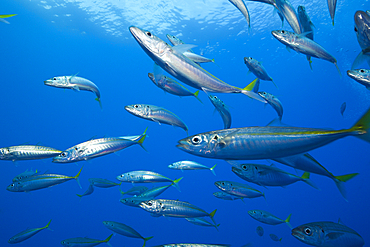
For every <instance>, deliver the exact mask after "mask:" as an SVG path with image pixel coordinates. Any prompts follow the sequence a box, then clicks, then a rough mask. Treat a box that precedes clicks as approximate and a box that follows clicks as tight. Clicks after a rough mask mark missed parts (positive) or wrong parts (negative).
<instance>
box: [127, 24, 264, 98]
mask: <svg viewBox="0 0 370 247" xmlns="http://www.w3.org/2000/svg"><path fill="white" fill-rule="evenodd" d="M130 32H131V34H132V35H133V36H134V38H135V39H136V41H137V42H138V43H139V45H140V46H141V48H143V50H144V51H145V52H146V53H147V54H148V56H149V57H150V58H151V59H152V60H153V61H154V62H155V63H157V64H158V65H159V66H160V67H162V69H164V70H166V71H167V72H168V73H169V74H170V75H172V76H173V77H175V78H176V79H178V80H180V81H182V82H183V83H185V84H187V85H189V86H191V87H194V88H196V89H199V90H203V91H206V92H210V93H212V92H215V93H242V94H245V95H248V96H249V97H252V98H255V99H257V100H259V101H261V102H265V101H264V100H263V99H261V98H260V97H259V96H258V95H256V93H253V92H251V91H248V90H246V89H241V88H238V87H234V86H231V85H229V84H227V83H225V82H223V81H221V80H220V79H218V78H216V77H215V76H213V75H211V74H210V73H208V72H207V71H206V70H204V69H202V68H201V67H200V66H198V65H197V64H196V63H194V62H193V61H192V60H191V59H189V58H188V57H186V56H185V55H183V54H182V53H180V52H178V51H176V49H172V47H171V46H169V45H168V44H167V43H166V42H164V41H163V40H161V39H160V38H158V37H157V36H155V35H153V34H152V33H151V32H149V31H146V30H142V29H140V28H137V27H134V26H131V27H130Z"/></svg>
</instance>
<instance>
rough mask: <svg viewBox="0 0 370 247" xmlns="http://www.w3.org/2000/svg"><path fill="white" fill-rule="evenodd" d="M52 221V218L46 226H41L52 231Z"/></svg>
mask: <svg viewBox="0 0 370 247" xmlns="http://www.w3.org/2000/svg"><path fill="white" fill-rule="evenodd" d="M50 222H51V220H50V221H49V222H48V223H47V224H46V226H44V227H43V228H41V229H46V228H47V229H49V230H50V231H52V229H51V228H50V227H49V226H50Z"/></svg>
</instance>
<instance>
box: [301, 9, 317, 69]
mask: <svg viewBox="0 0 370 247" xmlns="http://www.w3.org/2000/svg"><path fill="white" fill-rule="evenodd" d="M298 18H299V23H301V27H302V32H303V33H305V34H306V37H307V38H309V39H312V40H313V27H314V25H313V23H312V21H311V19H310V17H309V16H308V14H307V12H306V8H305V7H304V6H298ZM307 61H308V63H309V65H310V68H311V70H312V65H311V63H312V61H311V56H308V55H307Z"/></svg>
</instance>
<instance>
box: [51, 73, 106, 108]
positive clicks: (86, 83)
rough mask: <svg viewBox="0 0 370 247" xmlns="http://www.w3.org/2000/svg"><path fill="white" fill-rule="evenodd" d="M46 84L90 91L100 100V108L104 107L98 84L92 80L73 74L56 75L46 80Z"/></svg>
mask: <svg viewBox="0 0 370 247" xmlns="http://www.w3.org/2000/svg"><path fill="white" fill-rule="evenodd" d="M44 84H45V85H46V86H51V87H57V88H66V89H73V90H75V91H80V90H82V91H90V92H93V93H95V95H96V98H95V100H96V101H98V102H99V105H100V108H102V105H101V100H100V91H99V88H98V86H96V85H95V84H94V83H93V82H92V81H90V80H88V79H86V78H83V77H79V76H76V75H72V76H55V77H52V78H50V79H48V80H46V81H44Z"/></svg>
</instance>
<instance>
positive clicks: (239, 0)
mask: <svg viewBox="0 0 370 247" xmlns="http://www.w3.org/2000/svg"><path fill="white" fill-rule="evenodd" d="M229 2H230V3H232V4H233V5H234V6H235V7H236V8H237V9H238V10H239V11H240V12H242V14H243V15H244V17H245V19H246V20H247V24H248V28H250V27H251V20H250V16H249V11H248V8H247V6H246V5H245V3H244V1H243V0H229Z"/></svg>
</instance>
